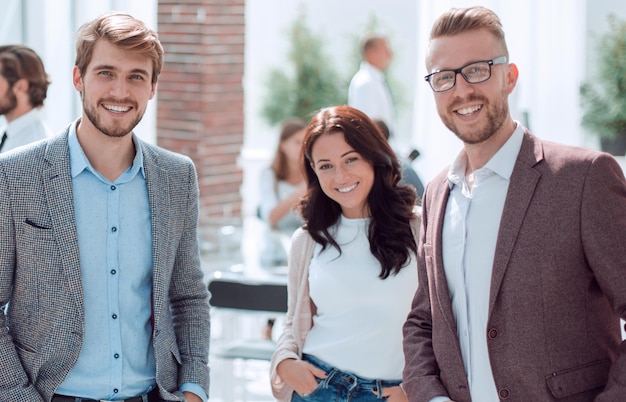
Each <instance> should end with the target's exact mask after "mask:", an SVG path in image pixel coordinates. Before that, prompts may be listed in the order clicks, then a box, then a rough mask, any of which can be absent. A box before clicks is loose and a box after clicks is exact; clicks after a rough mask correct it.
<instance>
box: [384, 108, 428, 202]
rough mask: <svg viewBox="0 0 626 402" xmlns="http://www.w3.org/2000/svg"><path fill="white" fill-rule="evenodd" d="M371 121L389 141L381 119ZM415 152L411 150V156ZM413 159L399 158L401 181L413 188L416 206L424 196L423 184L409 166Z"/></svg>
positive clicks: (387, 131) (387, 132) (386, 129)
mask: <svg viewBox="0 0 626 402" xmlns="http://www.w3.org/2000/svg"><path fill="white" fill-rule="evenodd" d="M373 120H374V123H376V125H377V126H378V128H379V129H380V131H381V132H382V133H383V135H384V136H385V138H386V139H387V141H389V135H390V133H389V127H387V125H386V124H385V122H384V121H383V120H382V119H373ZM415 152H418V151H417V150H413V154H414V153H415ZM418 155H419V153H418ZM415 158H417V156H415ZM415 158H413V159H409V158H407V159H404V158H400V163H401V164H402V181H403V182H404V183H406V184H410V185H411V186H413V188H415V191H416V192H417V204H421V203H422V196H423V195H424V184H423V183H422V180H421V179H420V177H419V176H418V175H417V172H415V170H414V169H413V167H412V166H411V162H412V161H413V160H415Z"/></svg>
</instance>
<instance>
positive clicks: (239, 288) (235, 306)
mask: <svg viewBox="0 0 626 402" xmlns="http://www.w3.org/2000/svg"><path fill="white" fill-rule="evenodd" d="M208 289H209V292H211V299H210V304H211V306H212V307H216V308H218V309H229V310H233V311H236V312H240V313H249V314H256V313H259V312H269V313H285V312H287V278H286V277H278V276H276V277H267V278H250V277H247V276H245V275H242V274H228V273H221V272H218V273H216V274H214V276H213V278H212V279H211V280H210V281H209V285H208ZM275 347H276V344H275V342H274V341H272V340H271V339H261V338H260V337H259V338H253V339H235V340H232V341H230V342H227V343H226V344H225V345H222V346H221V347H217V348H216V350H215V352H214V354H215V356H218V357H221V358H226V359H236V358H240V359H256V360H270V359H271V357H272V354H273V353H274V349H275Z"/></svg>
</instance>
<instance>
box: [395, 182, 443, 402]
mask: <svg viewBox="0 0 626 402" xmlns="http://www.w3.org/2000/svg"><path fill="white" fill-rule="evenodd" d="M430 187H431V186H427V187H426V191H425V193H424V200H427V199H428V190H429V188H430ZM427 211H428V203H427V202H426V201H424V203H423V204H422V210H421V227H420V230H419V232H418V233H419V241H418V244H417V246H418V247H417V278H418V284H419V285H418V288H417V291H416V292H415V297H414V298H413V303H412V305H411V311H410V312H409V315H408V317H407V320H406V322H405V323H404V327H403V348H404V359H405V366H404V371H403V374H402V388H403V389H404V390H405V392H406V394H407V397H408V399H409V401H410V402H418V401H419V402H427V401H430V400H431V399H432V398H434V397H436V396H443V395H448V392H447V391H446V388H445V386H444V385H443V383H442V382H441V380H440V379H439V366H438V365H437V361H436V359H435V354H434V351H433V346H432V315H431V305H430V291H429V279H428V274H427V271H426V257H425V252H424V242H425V238H426V236H425V234H426V228H427V227H428V223H429V222H428V212H427Z"/></svg>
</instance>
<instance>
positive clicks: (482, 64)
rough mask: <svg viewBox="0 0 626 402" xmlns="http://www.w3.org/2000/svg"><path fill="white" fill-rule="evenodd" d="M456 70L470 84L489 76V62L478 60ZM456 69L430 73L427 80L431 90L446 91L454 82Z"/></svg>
mask: <svg viewBox="0 0 626 402" xmlns="http://www.w3.org/2000/svg"><path fill="white" fill-rule="evenodd" d="M457 71H458V72H459V73H461V75H462V76H463V78H464V79H465V81H467V82H469V83H470V84H477V83H479V82H483V81H486V80H488V79H489V77H491V64H489V62H487V61H479V62H476V63H472V64H469V65H467V66H465V67H463V68H461V69H460V70H457ZM457 71H454V70H444V71H439V72H437V73H435V74H433V75H431V76H430V79H429V80H428V82H429V83H430V86H431V87H432V88H433V90H435V91H437V92H441V91H446V90H448V89H450V88H452V87H453V86H454V84H456V75H457Z"/></svg>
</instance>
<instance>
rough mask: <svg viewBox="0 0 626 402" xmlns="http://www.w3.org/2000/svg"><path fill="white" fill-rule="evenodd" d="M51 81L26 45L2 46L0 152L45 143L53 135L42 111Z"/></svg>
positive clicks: (0, 68) (0, 47) (0, 60)
mask: <svg viewBox="0 0 626 402" xmlns="http://www.w3.org/2000/svg"><path fill="white" fill-rule="evenodd" d="M49 85H50V80H49V78H48V74H46V71H45V68H44V65H43V62H42V61H41V59H40V58H39V56H38V55H37V53H35V51H34V50H32V49H30V48H28V47H26V46H23V45H5V46H0V115H3V116H4V117H5V119H6V122H7V124H6V126H4V127H1V128H0V152H6V151H8V150H11V149H13V148H17V147H20V146H22V145H26V144H29V143H31V142H34V141H37V140H41V139H44V138H46V137H48V136H50V135H51V131H50V129H49V128H48V126H47V125H46V124H45V122H44V121H43V116H42V114H43V113H42V111H41V108H42V106H43V103H44V100H45V99H46V94H47V92H48V86H49Z"/></svg>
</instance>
